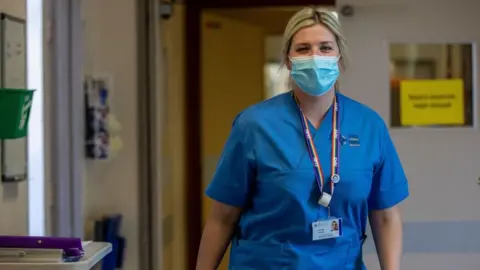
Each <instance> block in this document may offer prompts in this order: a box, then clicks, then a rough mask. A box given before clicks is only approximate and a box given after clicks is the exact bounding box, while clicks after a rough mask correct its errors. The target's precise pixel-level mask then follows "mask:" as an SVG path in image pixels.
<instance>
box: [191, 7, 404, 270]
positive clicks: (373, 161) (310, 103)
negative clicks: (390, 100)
mask: <svg viewBox="0 0 480 270" xmlns="http://www.w3.org/2000/svg"><path fill="white" fill-rule="evenodd" d="M283 46H284V52H285V65H286V67H287V68H288V69H289V70H290V72H291V78H292V91H291V92H289V93H285V94H281V95H278V96H276V97H274V98H272V99H269V100H267V101H264V102H261V103H259V104H256V105H253V106H251V107H250V108H247V109H246V110H244V111H243V112H241V113H240V114H239V115H238V116H237V117H236V119H235V120H234V122H233V126H232V130H231V134H230V137H229V138H228V140H227V143H226V145H225V149H224V151H223V154H222V156H221V159H220V161H219V164H218V167H217V171H216V173H215V175H214V177H213V180H212V182H211V184H210V185H209V187H208V189H207V191H206V193H207V195H208V196H209V197H210V198H212V199H213V204H212V210H211V214H210V215H209V217H208V220H207V222H206V225H205V229H204V233H203V237H202V242H201V245H200V250H199V255H198V263H197V270H213V269H216V268H217V266H218V264H219V263H220V261H221V259H222V257H223V255H224V253H225V250H226V248H227V246H228V244H229V243H231V255H230V263H229V269H232V270H247V269H249V270H251V269H259V270H269V269H272V270H278V269H298V270H309V269H312V270H313V269H315V270H343V269H349V270H360V269H365V265H364V264H363V261H362V243H363V241H364V239H365V230H366V227H367V219H368V220H369V222H370V224H371V227H372V231H373V238H374V240H375V244H376V247H377V251H378V257H379V260H380V264H381V266H382V269H383V270H398V269H400V268H399V267H400V266H399V263H400V257H401V250H402V224H401V218H400V214H399V210H398V204H399V203H400V202H402V201H403V200H404V199H406V198H407V197H408V184H407V180H406V177H405V174H404V171H403V169H402V164H401V162H400V160H399V157H398V155H397V152H396V150H395V147H394V145H393V143H392V140H391V138H390V136H389V132H388V128H387V126H386V125H385V123H384V122H383V120H382V119H381V118H380V116H379V115H378V114H377V113H375V112H374V111H373V110H371V109H370V108H368V107H367V106H365V105H363V104H360V103H359V102H357V101H354V100H352V99H350V98H348V97H346V96H344V95H342V94H340V93H338V92H337V91H336V89H335V87H336V82H337V79H338V77H339V75H340V73H341V71H343V70H344V69H345V68H346V61H345V59H346V53H347V52H346V40H345V37H344V36H343V34H342V32H341V30H340V26H339V23H338V21H337V19H336V17H335V16H334V15H333V14H332V13H331V12H328V11H324V10H317V9H313V8H305V9H303V10H301V11H299V12H298V13H296V14H295V15H294V16H293V17H292V18H291V19H290V21H289V23H288V25H287V27H286V29H285V34H284V44H283ZM365 65H366V66H365V67H366V68H368V63H365ZM364 90H365V89H358V91H364Z"/></svg>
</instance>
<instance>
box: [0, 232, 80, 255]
mask: <svg viewBox="0 0 480 270" xmlns="http://www.w3.org/2000/svg"><path fill="white" fill-rule="evenodd" d="M0 248H25V249H33V248H39V249H62V250H63V251H64V252H69V251H70V252H71V251H73V250H77V251H79V252H81V253H83V247H82V241H81V240H80V238H68V237H40V236H2V235H0Z"/></svg>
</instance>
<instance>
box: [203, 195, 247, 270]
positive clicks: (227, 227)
mask: <svg viewBox="0 0 480 270" xmlns="http://www.w3.org/2000/svg"><path fill="white" fill-rule="evenodd" d="M241 212H242V209H241V208H239V207H234V206H230V205H227V204H223V203H220V202H217V201H213V203H212V210H211V212H210V215H209V217H208V219H207V223H206V224H205V228H204V230H203V235H202V241H201V242H200V249H199V252H198V259H197V268H196V269H197V270H215V269H217V267H218V265H219V264H220V262H221V260H222V258H223V256H224V254H225V250H226V249H227V247H228V244H229V242H230V239H231V238H232V234H233V231H234V230H235V226H236V225H237V222H238V219H239V217H240V213H241Z"/></svg>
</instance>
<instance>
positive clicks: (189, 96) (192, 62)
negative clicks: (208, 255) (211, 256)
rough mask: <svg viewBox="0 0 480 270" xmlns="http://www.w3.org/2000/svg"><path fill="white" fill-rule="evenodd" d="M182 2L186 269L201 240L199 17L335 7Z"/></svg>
mask: <svg viewBox="0 0 480 270" xmlns="http://www.w3.org/2000/svg"><path fill="white" fill-rule="evenodd" d="M184 3H185V8H186V12H185V28H184V31H185V32H184V36H185V44H186V46H185V48H184V49H185V74H187V78H186V81H185V83H186V85H185V89H186V90H185V92H186V93H185V100H184V103H185V121H184V124H185V135H186V136H185V146H186V147H185V149H186V150H185V151H186V153H185V156H186V160H185V162H186V163H185V164H188V168H186V178H185V179H186V184H185V191H184V193H185V195H186V196H185V198H187V200H188V202H187V203H186V204H185V205H186V209H185V214H186V223H187V224H186V227H187V232H186V233H187V234H186V239H187V243H186V244H187V254H186V255H187V269H195V265H196V260H197V253H198V247H199V245H200V240H201V237H202V209H203V208H202V204H203V201H202V192H203V190H202V179H201V177H202V175H203V174H202V151H201V147H202V136H201V135H202V125H201V123H202V104H201V83H202V81H201V41H202V39H201V27H200V26H201V14H202V11H204V10H205V9H218V8H264V7H288V6H290V7H291V6H311V5H318V6H330V7H332V6H335V3H336V0H316V1H315V0H184Z"/></svg>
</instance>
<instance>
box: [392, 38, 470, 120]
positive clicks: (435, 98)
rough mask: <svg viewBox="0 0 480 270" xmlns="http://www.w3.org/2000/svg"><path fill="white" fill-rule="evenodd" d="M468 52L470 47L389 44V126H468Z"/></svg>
mask: <svg viewBox="0 0 480 270" xmlns="http://www.w3.org/2000/svg"><path fill="white" fill-rule="evenodd" d="M472 49H473V48H472V45H471V44H391V45H390V93H391V94H390V104H391V107H390V108H391V112H390V116H391V119H390V124H391V126H392V127H408V126H429V127H458V126H472V125H473V100H472V99H473V98H472V97H473V75H472V74H473V72H472V70H473V62H472Z"/></svg>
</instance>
